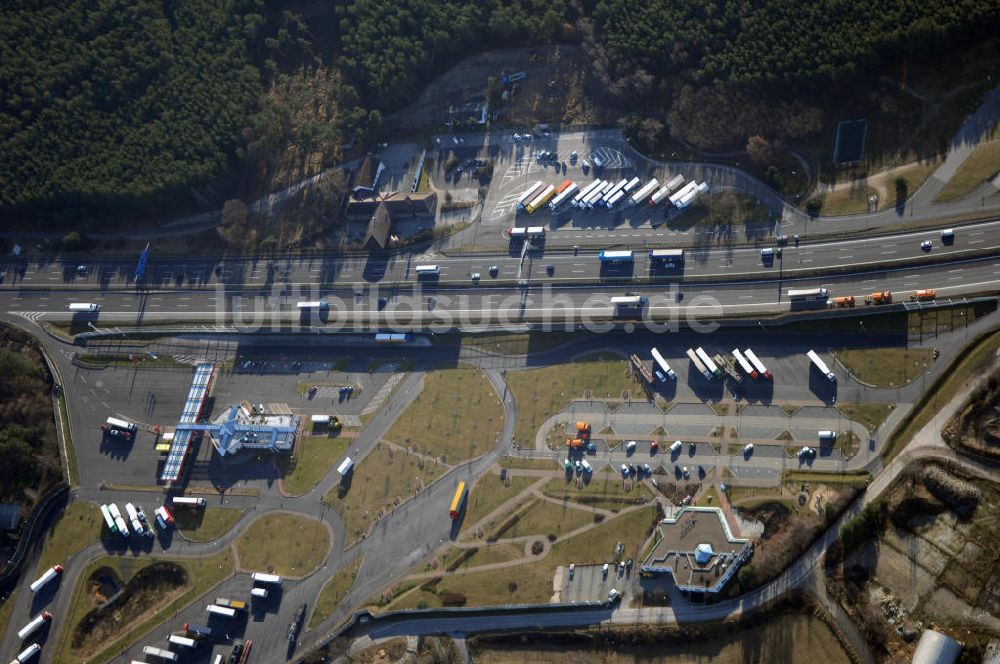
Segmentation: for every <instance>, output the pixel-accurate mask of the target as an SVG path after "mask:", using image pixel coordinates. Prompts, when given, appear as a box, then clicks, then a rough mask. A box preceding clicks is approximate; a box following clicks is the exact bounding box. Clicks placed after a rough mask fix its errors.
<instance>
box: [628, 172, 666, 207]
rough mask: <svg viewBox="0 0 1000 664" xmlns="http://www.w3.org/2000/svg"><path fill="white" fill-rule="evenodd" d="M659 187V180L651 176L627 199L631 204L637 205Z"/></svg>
mask: <svg viewBox="0 0 1000 664" xmlns="http://www.w3.org/2000/svg"><path fill="white" fill-rule="evenodd" d="M659 188H660V182H659V181H658V180H657V179H656V178H653V179H652V180H650V181H649V182H647V183H646V184H644V185H643V186H642V187H640V188H639V190H638V191H636V192H635V193H634V194H632V198H630V199H629V202H630V203H631V204H632V205H638V204H639V203H642V202H643V201H645V200H646V199H647V198H649V197H650V196H652V195H653V192H654V191H656V190H657V189H659Z"/></svg>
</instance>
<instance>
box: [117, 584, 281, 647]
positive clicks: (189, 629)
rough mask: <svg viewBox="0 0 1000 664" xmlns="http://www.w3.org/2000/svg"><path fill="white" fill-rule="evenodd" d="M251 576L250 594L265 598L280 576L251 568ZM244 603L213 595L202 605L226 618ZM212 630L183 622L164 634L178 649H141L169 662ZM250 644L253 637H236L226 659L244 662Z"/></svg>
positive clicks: (243, 607) (212, 614)
mask: <svg viewBox="0 0 1000 664" xmlns="http://www.w3.org/2000/svg"><path fill="white" fill-rule="evenodd" d="M250 579H251V581H252V582H253V584H254V585H253V588H252V589H251V591H250V595H251V596H252V597H255V598H266V597H267V596H268V588H273V587H280V586H281V577H280V576H277V575H276V574H265V573H263V572H254V573H253V574H251V575H250ZM246 609H247V603H246V602H244V601H242V600H236V599H229V598H227V597H216V598H215V602H214V603H212V604H209V605H207V606H206V607H205V611H206V612H207V613H208V617H209V619H210V620H211V619H212V618H226V619H233V618H236V617H237V616H238V615H239V613H241V612H243V611H246ZM214 634H215V630H214V629H213V628H212V627H210V626H208V625H198V624H195V623H184V629H183V630H181V631H178V632H172V633H171V634H168V635H167V644H168V647H177V648H178V649H179V650H178V652H174V651H172V650H169V649H164V648H159V647H157V646H143V649H142V652H143V654H145V655H149V656H150V657H156V658H158V659H162V660H165V661H168V662H176V661H179V658H180V655H179V653H180V652H185V651H187V650H194V649H195V648H197V647H198V646H199V645H200V644H201V642H202V641H207V640H210V639H212V637H213V635H214ZM252 648H253V641H242V640H240V639H237V640H236V641H235V642H234V643H233V649H232V652H231V653H230V657H229V663H230V664H246V662H247V661H248V660H249V658H250V651H251V649H252ZM132 664H146V663H145V662H138V661H137V660H132ZM213 664H222V655H216V657H215V660H214V662H213Z"/></svg>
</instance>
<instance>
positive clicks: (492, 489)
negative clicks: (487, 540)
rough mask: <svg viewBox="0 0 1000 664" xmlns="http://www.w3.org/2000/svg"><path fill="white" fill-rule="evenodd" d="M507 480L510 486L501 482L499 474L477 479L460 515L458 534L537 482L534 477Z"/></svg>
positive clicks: (510, 476)
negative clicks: (463, 512) (460, 521)
mask: <svg viewBox="0 0 1000 664" xmlns="http://www.w3.org/2000/svg"><path fill="white" fill-rule="evenodd" d="M507 479H508V483H509V484H510V486H506V485H505V483H504V482H503V481H501V479H500V474H499V473H495V472H490V473H489V474H487V475H483V476H482V477H480V478H479V481H478V482H476V487H475V488H474V489H473V490H472V491H471V492H469V496H468V498H467V499H466V501H465V514H464V515H462V529H461V531H460V532H464V531H465V530H466V529H467V528H469V527H471V526H473V525H475V523H476V522H477V521H479V520H480V519H482V518H483V517H485V516H486V515H487V514H489V513H490V512H492V511H493V510H495V509H496V508H498V507H500V505H502V504H503V503H505V502H506V501H508V500H510V499H511V498H513V497H514V496H516V495H517V494H519V493H521V492H522V491H524V490H525V489H526V488H528V487H529V486H531V484H533V483H534V482H536V481H537V478H534V477H517V476H515V475H509V476H508V478H507Z"/></svg>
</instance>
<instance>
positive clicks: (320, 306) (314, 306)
mask: <svg viewBox="0 0 1000 664" xmlns="http://www.w3.org/2000/svg"><path fill="white" fill-rule="evenodd" d="M295 306H296V307H298V308H299V311H323V310H325V309H326V308H327V306H328V305H327V303H326V302H324V301H323V300H317V301H315V302H299V303H298V304H296V305H295Z"/></svg>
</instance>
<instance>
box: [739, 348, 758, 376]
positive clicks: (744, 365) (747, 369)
mask: <svg viewBox="0 0 1000 664" xmlns="http://www.w3.org/2000/svg"><path fill="white" fill-rule="evenodd" d="M733 358H735V360H736V363H737V364H739V365H740V369H743V372H744V373H745V374H746V375H748V376H750V377H751V378H754V379H756V378H757V376H758V374H757V370H756V369H754V368H753V366H752V365H751V364H750V363H749V362H748V361H747V358H746V357H744V356H743V353H741V352H740V349H739V348H734V349H733Z"/></svg>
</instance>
